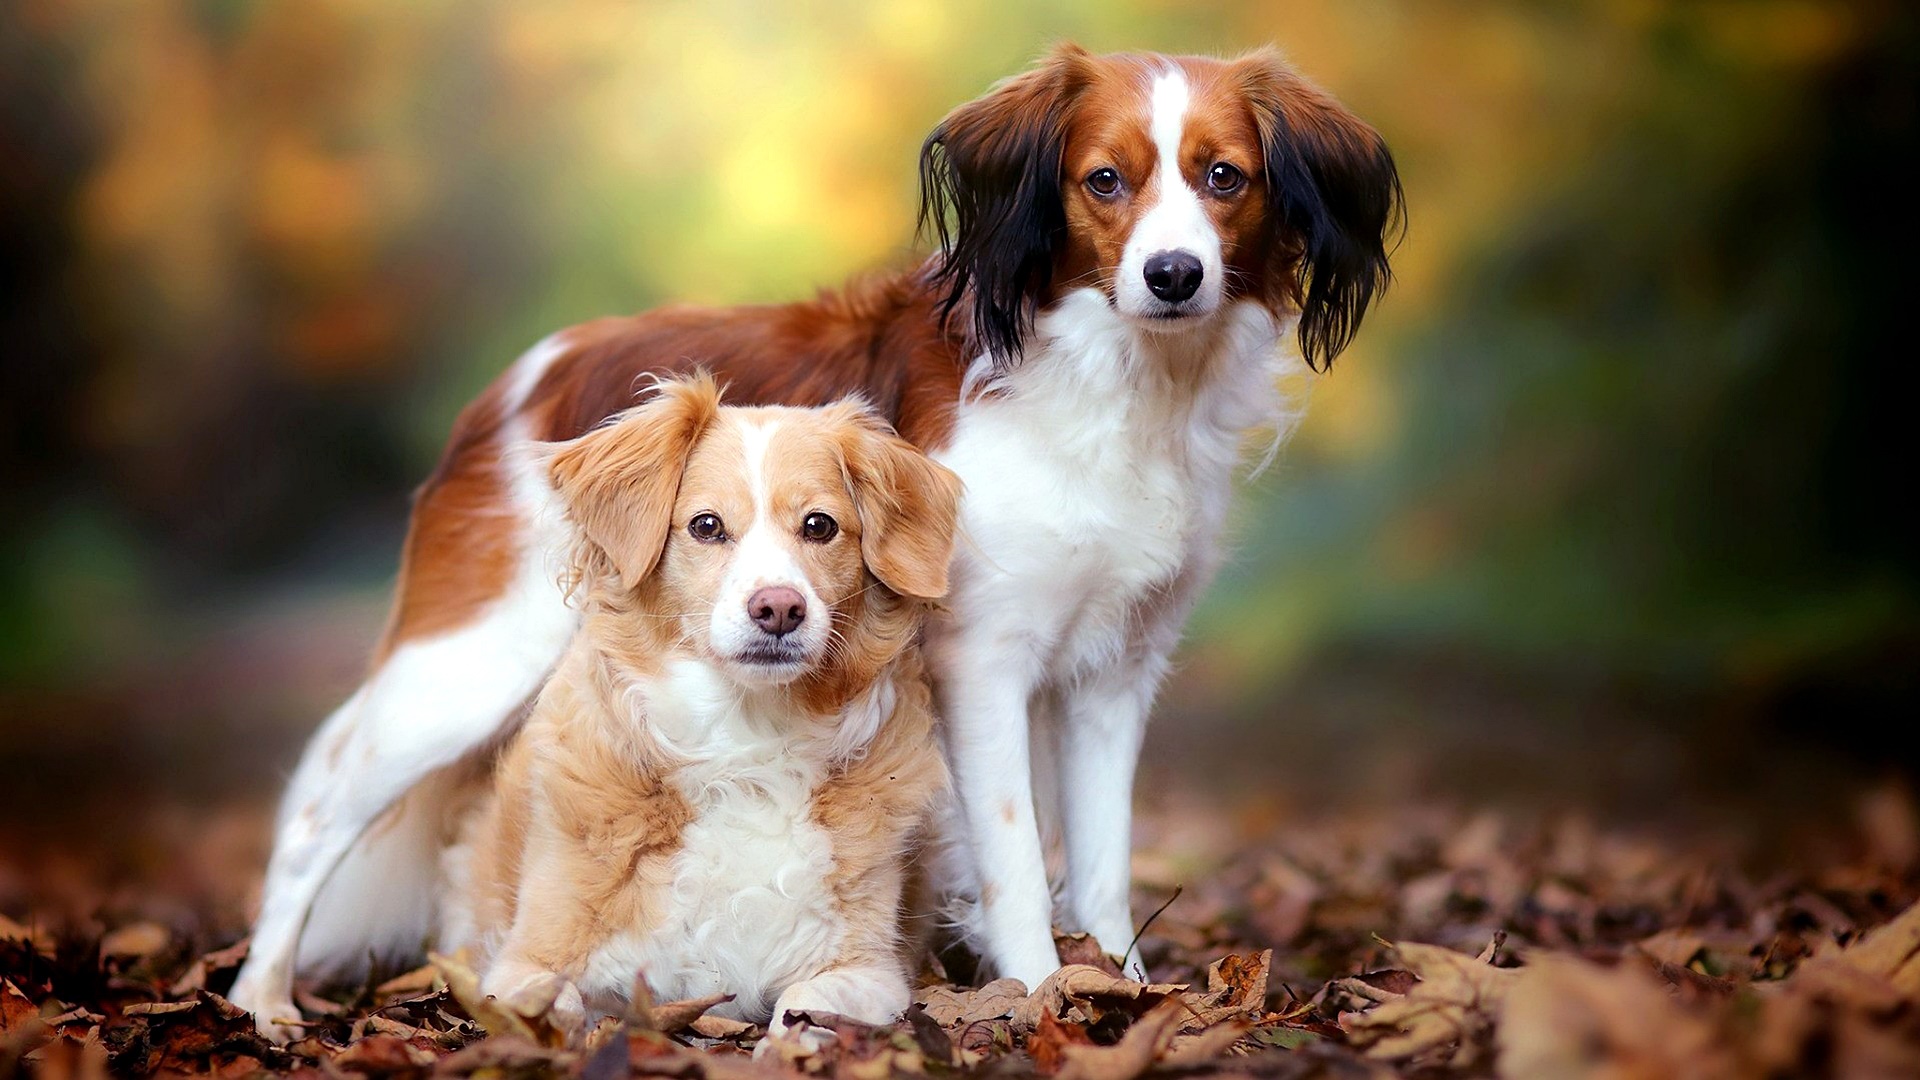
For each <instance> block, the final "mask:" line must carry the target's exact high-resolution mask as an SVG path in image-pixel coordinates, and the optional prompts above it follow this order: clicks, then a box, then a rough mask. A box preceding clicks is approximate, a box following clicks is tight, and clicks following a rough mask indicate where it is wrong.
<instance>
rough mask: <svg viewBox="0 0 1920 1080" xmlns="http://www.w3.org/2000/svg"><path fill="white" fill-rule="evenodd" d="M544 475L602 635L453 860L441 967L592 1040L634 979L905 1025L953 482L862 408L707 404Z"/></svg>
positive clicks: (583, 446)
mask: <svg viewBox="0 0 1920 1080" xmlns="http://www.w3.org/2000/svg"><path fill="white" fill-rule="evenodd" d="M538 453H539V454H540V455H541V458H542V463H543V464H544V468H545V472H546V475H547V478H548V479H549V481H550V483H551V486H552V489H553V490H554V492H556V494H557V495H558V497H559V501H560V503H561V504H562V505H564V507H565V509H566V513H567V516H568V517H569V519H570V520H571V521H572V522H573V523H574V526H575V527H576V532H577V543H576V547H575V575H576V578H575V580H574V581H572V582H571V584H572V586H573V594H574V597H575V602H576V604H578V605H579V606H580V607H581V609H582V616H583V621H582V625H581V628H580V631H579V633H578V634H577V635H576V636H575V638H574V640H573V643H572V645H571V646H570V647H569V648H568V650H567V652H566V653H565V655H564V656H563V658H562V659H561V660H560V663H559V666H558V667H557V668H556V669H555V671H554V673H553V676H552V678H551V679H550V680H549V682H548V683H547V684H546V687H545V689H544V690H543V691H541V693H540V696H539V698H538V700H537V702H536V704H535V705H534V708H533V711H532V713H531V715H530V717H529V719H528V721H527V722H526V724H525V726H524V727H523V728H522V730H521V731H520V732H519V733H518V734H517V735H516V736H515V737H514V738H513V740H512V741H511V743H510V744H509V745H508V746H507V747H506V749H505V750H504V752H503V754H502V756H501V758H500V760H499V764H498V766H497V767H496V769H495V770H494V772H493V775H492V786H491V789H490V792H489V794H488V795H486V796H485V797H484V798H482V799H481V800H480V801H479V803H478V804H477V806H476V808H475V809H474V810H473V811H472V812H471V813H470V814H469V815H468V816H467V818H466V820H465V822H464V825H463V826H462V827H461V830H460V835H459V839H458V840H457V842H456V843H455V844H454V845H453V846H451V847H450V848H449V849H448V851H447V853H446V855H447V857H446V866H447V870H448V881H449V885H448V896H449V897H450V900H449V902H448V903H447V904H446V906H445V908H444V909H443V911H442V934H441V937H442V944H443V946H445V947H448V948H453V947H459V946H462V945H465V946H466V947H468V948H470V949H472V950H473V951H474V952H475V953H476V954H477V958H478V961H479V970H480V971H481V975H482V988H483V989H484V990H485V991H487V992H488V993H490V994H493V995H496V996H498V997H500V998H501V999H502V1000H504V1001H506V1002H507V1003H509V1004H510V1005H511V1004H521V1005H534V1006H538V1005H541V1004H544V1003H545V1002H546V1001H548V1000H551V1001H552V1002H553V1003H554V1004H553V1009H554V1015H555V1017H556V1018H558V1019H559V1020H560V1021H561V1022H562V1023H566V1024H572V1025H575V1026H584V1025H586V1024H588V1023H590V1022H592V1020H593V1019H594V1018H595V1017H597V1016H599V1015H608V1014H617V1013H618V1012H620V1011H621V1010H622V1009H623V1008H624V1006H625V1004H626V1001H627V999H628V996H629V994H630V993H631V992H632V988H633V986H634V982H635V979H636V976H641V975H644V977H645V979H646V982H647V984H648V988H649V990H650V991H651V992H652V993H653V994H654V996H655V997H656V998H659V999H663V1000H665V999H676V998H688V997H696V996H703V995H709V994H721V993H725V994H733V995H735V1000H734V1001H733V1002H732V1003H731V1004H730V1005H729V1006H724V1007H722V1009H721V1010H719V1011H721V1012H722V1013H723V1014H724V1013H729V1012H730V1014H731V1015H733V1016H736V1017H738V1018H740V1019H745V1020H753V1021H768V1020H771V1024H772V1030H773V1032H774V1033H776V1034H778V1033H780V1032H781V1031H783V1030H784V1028H785V1026H786V1022H787V1021H786V1017H787V1013H788V1012H789V1011H790V1010H812V1011H820V1012H830V1013H838V1014H841V1015H845V1016H850V1017H854V1018H857V1019H861V1020H866V1021H870V1022H884V1021H887V1020H891V1019H892V1018H894V1017H895V1016H897V1015H898V1014H899V1012H900V1011H901V1010H902V1009H904V1008H906V1006H907V1004H908V1002H909V994H910V988H909V983H908V976H907V967H906V963H905V957H904V951H903V944H902V933H901V920H902V913H903V909H902V890H903V881H904V878H905V875H906V870H907V863H908V860H909V857H910V854H911V852H912V850H913V847H914V844H915V843H916V840H917V839H918V838H919V836H920V833H921V830H922V828H923V825H924V824H925V823H926V819H927V817H928V815H929V813H930V812H931V810H932V807H933V803H934V801H935V799H936V798H937V797H938V796H939V795H940V793H941V792H942V790H943V788H944V785H945V783H946V770H945V766H944V764H943V762H942V759H941V757H940V754H939V751H938V749H937V743H936V740H935V737H934V733H933V731H932V714H931V709H930V705H929V692H928V689H927V686H926V682H925V678H924V676H923V674H922V670H921V663H920V656H919V633H920V623H921V619H922V616H923V614H924V612H925V610H926V609H927V608H928V607H929V606H930V605H929V601H931V600H933V599H935V598H937V597H939V596H941V595H942V594H944V593H945V592H946V589H947V564H948V561H949V558H950V556H951V554H952V547H953V533H954V518H955V513H956V509H957V500H958V498H959V488H960V485H959V481H958V480H957V479H956V478H955V477H954V476H953V474H951V473H949V472H948V471H947V470H946V469H944V468H942V467H941V466H939V465H936V464H934V463H933V462H932V461H930V460H929V459H927V458H926V457H925V456H924V455H922V454H921V453H920V452H919V451H918V450H916V449H914V448H913V447H912V446H911V445H910V444H908V443H906V442H905V441H903V440H901V439H900V438H899V437H897V436H896V435H894V434H893V432H892V431H891V430H890V429H889V428H887V426H886V425H885V424H884V423H882V422H881V421H879V420H878V419H876V418H875V417H874V416H873V415H872V414H871V413H870V412H868V411H867V409H866V408H865V407H864V406H861V405H859V404H854V403H844V404H840V405H834V406H828V407H825V408H818V409H794V408H757V409H733V408H722V407H720V402H719V393H718V391H717V390H716V388H715V386H714V384H713V382H712V381H711V380H710V379H708V378H705V377H704V376H702V377H697V378H694V379H691V380H686V381H679V382H668V383H665V384H663V385H662V386H661V387H660V388H659V392H658V393H657V394H656V395H655V396H654V397H652V399H651V400H650V401H648V402H647V403H646V404H643V405H641V406H639V407H637V408H634V409H631V410H629V411H628V412H626V413H624V414H622V415H621V416H619V417H617V418H615V419H614V420H613V421H612V422H610V423H608V424H607V425H605V426H603V427H600V428H598V429H596V430H594V431H592V432H590V433H588V434H587V435H585V436H583V437H581V438H579V439H576V440H573V441H572V442H567V443H558V444H545V445H543V446H541V447H540V448H539V450H538Z"/></svg>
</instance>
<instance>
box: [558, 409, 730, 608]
mask: <svg viewBox="0 0 1920 1080" xmlns="http://www.w3.org/2000/svg"><path fill="white" fill-rule="evenodd" d="M719 406H720V391H719V388H718V387H717V386H716V385H715V384H714V381H713V379H712V378H711V377H710V376H707V375H705V374H701V375H697V376H695V377H693V378H690V379H683V380H679V381H674V382H665V383H662V384H660V391H659V393H658V394H657V395H656V396H655V397H654V398H653V400H651V401H648V402H647V403H646V404H644V405H641V406H639V407H637V408H635V409H632V410H630V411H629V412H628V413H627V414H626V415H624V416H622V417H621V418H620V419H618V420H616V421H614V422H613V423H610V424H608V425H606V426H604V427H601V428H597V429H595V430H593V431H591V432H588V433H587V434H585V435H582V436H581V437H580V438H578V439H575V440H573V441H571V442H568V443H563V444H560V445H559V446H556V447H553V448H552V449H550V450H548V451H546V453H547V455H548V456H547V474H548V477H549V479H550V480H551V481H552V484H553V489H554V491H555V492H557V493H558V494H559V496H560V499H561V501H562V502H563V503H565V504H566V508H567V516H568V517H569V518H571V519H572V521H573V522H574V524H575V525H576V526H577V527H578V528H579V530H580V534H581V536H582V537H583V538H584V539H585V540H586V542H587V545H588V552H587V556H588V560H587V561H588V565H587V566H585V567H583V572H586V573H596V572H598V571H599V570H601V569H603V568H610V569H611V570H613V571H614V572H615V573H616V574H618V575H619V580H620V583H621V585H623V586H624V587H625V588H627V589H629V590H631V589H633V588H636V587H638V586H639V584H640V583H641V582H642V581H644V580H645V579H646V577H647V575H649V574H651V573H652V572H653V568H654V565H655V564H656V563H658V562H659V561H660V553H661V549H662V548H663V547H664V545H665V544H666V539H667V533H668V531H669V530H670V528H671V518H672V511H673V506H674V498H675V495H676V494H677V493H678V491H679V489H680V476H681V471H682V469H683V468H684V467H685V465H686V464H687V457H688V455H689V454H690V453H691V452H692V450H693V447H694V443H695V442H696V440H698V439H699V438H700V435H701V433H702V432H703V431H705V430H706V428H707V426H708V425H709V424H711V423H712V422H713V418H714V414H715V412H716V411H717V410H718V409H719Z"/></svg>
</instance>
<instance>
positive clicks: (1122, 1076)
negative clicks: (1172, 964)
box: [1057, 1001, 1187, 1080]
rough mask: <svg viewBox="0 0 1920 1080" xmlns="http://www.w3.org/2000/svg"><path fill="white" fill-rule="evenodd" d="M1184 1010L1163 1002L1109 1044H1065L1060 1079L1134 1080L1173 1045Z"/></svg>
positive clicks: (1175, 1004) (1183, 1019) (1182, 1007)
mask: <svg viewBox="0 0 1920 1080" xmlns="http://www.w3.org/2000/svg"><path fill="white" fill-rule="evenodd" d="M1186 1017H1187V1010H1186V1008H1185V1007H1184V1006H1182V1005H1181V1004H1180V1003H1179V1002H1177V1001H1163V1002H1161V1003H1160V1004H1159V1005H1156V1006H1154V1007H1153V1008H1152V1009H1151V1010H1149V1011H1148V1012H1147V1014H1146V1015H1145V1016H1142V1017H1141V1018H1140V1019H1138V1020H1135V1021H1134V1022H1133V1025H1132V1026H1131V1027H1129V1028H1127V1033H1126V1034H1125V1035H1124V1036H1122V1037H1121V1039H1120V1041H1119V1042H1118V1043H1117V1044H1115V1045H1113V1046H1092V1045H1081V1044H1068V1045H1065V1046H1063V1047H1062V1048H1061V1054H1062V1058H1063V1060H1062V1063H1061V1066H1060V1071H1059V1073H1058V1074H1057V1075H1058V1076H1059V1078H1060V1080H1134V1077H1137V1076H1139V1075H1140V1074H1142V1073H1144V1072H1146V1071H1147V1070H1148V1069H1150V1068H1152V1067H1153V1064H1154V1062H1156V1061H1158V1060H1160V1058H1161V1056H1162V1055H1164V1054H1165V1053H1166V1052H1167V1049H1168V1048H1169V1047H1170V1046H1172V1045H1173V1038H1174V1034H1175V1033H1176V1032H1178V1031H1179V1030H1180V1025H1181V1023H1182V1022H1183V1021H1185V1020H1186Z"/></svg>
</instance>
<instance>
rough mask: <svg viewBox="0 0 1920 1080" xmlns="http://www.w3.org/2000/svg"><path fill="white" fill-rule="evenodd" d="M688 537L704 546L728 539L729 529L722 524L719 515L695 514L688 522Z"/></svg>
mask: <svg viewBox="0 0 1920 1080" xmlns="http://www.w3.org/2000/svg"><path fill="white" fill-rule="evenodd" d="M687 535H688V536H691V537H693V538H694V539H695V540H698V541H700V542H701V543H703V544H711V543H715V542H716V541H720V540H725V539H726V538H727V527H726V526H725V525H724V524H722V523H721V521H720V515H719V514H695V515H693V520H692V521H689V522H687Z"/></svg>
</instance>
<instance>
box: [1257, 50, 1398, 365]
mask: <svg viewBox="0 0 1920 1080" xmlns="http://www.w3.org/2000/svg"><path fill="white" fill-rule="evenodd" d="M1235 74H1236V75H1237V76H1238V78H1239V82H1240V86H1241V89H1242V91H1243V92H1244V93H1245V94H1246V96H1247V99H1248V100H1249V101H1251V102H1252V103H1253V115H1254V123H1255V125H1256V126H1257V127H1258V129H1259V132H1260V142H1261V148H1262V152H1263V154H1264V155H1265V157H1266V168H1265V172H1266V176H1265V179H1266V186H1267V197H1268V198H1269V200H1271V202H1270V204H1269V210H1270V212H1269V214H1268V228H1269V230H1270V235H1269V236H1268V238H1267V245H1268V251H1269V252H1270V253H1271V254H1270V256H1269V257H1270V258H1272V259H1274V260H1276V265H1275V270H1276V273H1275V275H1274V277H1273V280H1275V281H1278V282H1281V283H1283V287H1284V288H1285V290H1286V295H1285V296H1284V297H1281V299H1283V300H1285V301H1287V302H1289V303H1291V304H1293V305H1295V306H1297V307H1298V309H1299V311H1300V352H1301V354H1302V355H1303V356H1305V357H1306V360H1307V363H1308V364H1309V365H1310V366H1312V367H1313V368H1314V369H1315V370H1320V371H1324V370H1326V369H1327V368H1329V367H1331V366H1332V364H1333V359H1334V357H1336V356H1339V355H1340V351H1341V350H1342V349H1344V348H1346V347H1347V343H1348V342H1349V341H1351V340H1352V338H1353V335H1354V332H1355V331H1357V330H1358V329H1359V328H1360V320H1361V319H1362V318H1363V317H1365V315H1366V313H1367V306H1368V305H1369V304H1370V303H1372V302H1373V298H1374V294H1376V293H1378V292H1380V291H1382V290H1384V289H1385V288H1386V286H1387V283H1388V282H1389V281H1390V280H1391V279H1392V272H1391V270H1390V268H1389V267H1388V265H1387V245H1388V242H1389V239H1390V237H1392V236H1393V234H1396V233H1398V232H1399V231H1400V230H1401V229H1402V228H1403V226H1404V221H1405V219H1404V202H1405V193H1404V192H1402V191H1401V188H1400V174H1399V172H1398V171H1397V170H1395V168H1394V165H1393V155H1392V154H1390V153H1388V151H1387V144H1386V142H1385V141H1384V140H1382V139H1381V138H1380V133H1379V132H1377V131H1375V130H1374V129H1373V128H1372V127H1369V126H1368V125H1367V123H1366V122H1365V121H1363V120H1361V119H1360V118H1359V117H1357V116H1354V115H1353V114H1352V113H1350V112H1348V111H1347V110H1346V109H1345V108H1344V107H1342V106H1341V104H1340V103H1339V102H1337V101H1335V100H1334V99H1333V98H1332V97H1331V96H1330V95H1328V94H1327V93H1326V92H1325V91H1323V90H1321V89H1320V88H1319V87H1317V86H1314V85H1313V84H1312V83H1310V82H1308V81H1307V80H1306V79H1304V78H1301V77H1300V75H1299V74H1298V73H1296V72H1295V71H1294V70H1293V69H1292V68H1290V67H1288V66H1287V64H1286V62H1285V61H1284V60H1282V59H1281V58H1280V54H1279V52H1278V51H1276V50H1273V49H1263V50H1261V51H1259V52H1256V53H1253V54H1251V55H1249V56H1246V57H1243V58H1242V59H1240V60H1239V61H1237V62H1236V63H1235Z"/></svg>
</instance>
